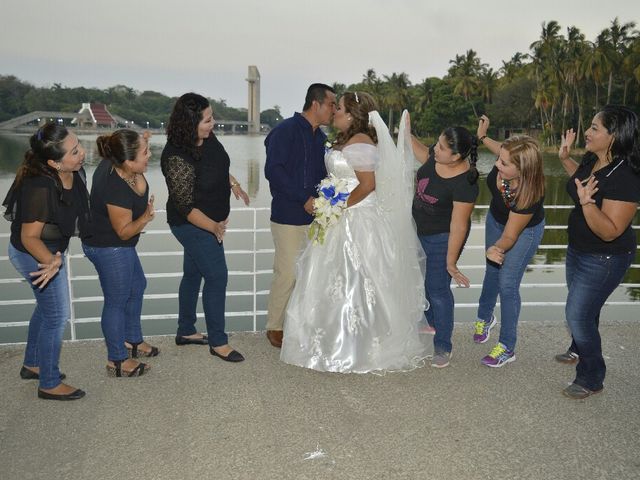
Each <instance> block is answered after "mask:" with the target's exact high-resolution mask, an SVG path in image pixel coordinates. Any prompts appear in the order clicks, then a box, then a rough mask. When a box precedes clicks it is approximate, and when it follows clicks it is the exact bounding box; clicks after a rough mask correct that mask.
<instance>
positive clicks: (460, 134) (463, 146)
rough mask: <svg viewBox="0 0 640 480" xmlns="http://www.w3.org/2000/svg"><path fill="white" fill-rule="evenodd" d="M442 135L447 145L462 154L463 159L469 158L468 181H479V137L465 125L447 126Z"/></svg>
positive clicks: (471, 182) (470, 182) (473, 182)
mask: <svg viewBox="0 0 640 480" xmlns="http://www.w3.org/2000/svg"><path fill="white" fill-rule="evenodd" d="M442 135H443V136H444V138H445V139H446V141H447V145H449V148H450V149H451V151H452V152H453V153H454V154H456V153H457V154H460V157H461V158H462V160H464V159H466V158H468V159H469V165H470V166H471V168H469V171H468V172H467V181H468V182H469V184H471V185H473V184H475V183H476V182H477V181H478V176H479V174H478V169H477V167H476V164H477V163H478V137H476V136H475V135H472V134H471V132H470V131H469V130H467V129H466V128H464V127H449V128H446V129H445V130H444V131H443V132H442Z"/></svg>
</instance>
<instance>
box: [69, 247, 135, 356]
mask: <svg viewBox="0 0 640 480" xmlns="http://www.w3.org/2000/svg"><path fill="white" fill-rule="evenodd" d="M82 250H83V251H84V254H85V255H86V256H87V258H88V259H89V260H90V261H91V263H93V266H94V267H95V268H96V270H97V271H98V277H99V278H100V286H101V287H102V294H103V296H104V303H103V306H102V318H101V320H100V325H101V327H102V334H103V335H104V340H105V343H106V344H107V358H108V359H109V360H111V361H112V362H113V361H120V360H126V359H127V357H128V353H127V349H126V347H125V345H124V342H125V341H127V342H129V343H140V342H142V327H141V325H140V314H141V313H142V296H143V294H144V290H145V288H147V280H146V279H145V277H144V272H143V271H142V265H141V264H140V259H139V258H138V253H137V252H136V249H135V247H92V246H91V245H87V244H85V243H83V244H82Z"/></svg>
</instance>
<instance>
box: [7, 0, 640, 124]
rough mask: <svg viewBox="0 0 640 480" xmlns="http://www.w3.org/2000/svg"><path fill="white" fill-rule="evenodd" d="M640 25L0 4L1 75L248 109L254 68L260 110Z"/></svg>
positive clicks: (498, 9)
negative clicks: (368, 78) (546, 41)
mask: <svg viewBox="0 0 640 480" xmlns="http://www.w3.org/2000/svg"><path fill="white" fill-rule="evenodd" d="M615 17H618V18H619V20H620V21H621V22H629V21H636V22H640V1H638V0H608V1H602V0H600V1H596V2H587V1H585V0H581V1H575V0H564V1H559V0H536V1H526V2H522V1H517V0H515V1H513V0H512V1H498V0H484V1H469V0H457V1H446V0H445V1H443V0H436V1H433V0H432V1H429V0H325V1H310V0H271V1H267V0H182V1H180V2H178V1H175V0H172V1H169V0H110V1H100V0H62V1H59V2H54V1H51V0H2V4H1V5H0V75H15V76H17V77H18V78H20V79H22V80H25V81H28V82H30V83H32V84H34V85H36V86H50V85H53V84H54V83H60V84H62V85H63V86H68V87H78V86H85V87H97V88H107V87H110V86H113V85H118V84H124V85H127V86H130V87H133V88H134V89H136V90H139V91H144V90H153V91H157V92H162V93H164V94H166V95H170V96H178V95H181V94H182V93H185V92H188V91H195V92H198V93H200V94H203V95H205V96H208V97H210V98H214V99H224V100H226V102H227V105H230V106H233V107H244V108H246V106H247V83H246V81H245V79H246V77H247V68H248V66H249V65H256V66H257V67H258V70H259V71H260V75H261V94H260V107H261V110H265V109H267V108H271V107H273V106H274V105H278V106H280V108H281V112H282V113H283V114H284V115H285V116H289V115H292V114H293V112H294V111H299V110H300V109H301V108H302V104H303V101H304V95H305V92H306V89H307V87H308V85H309V84H310V83H313V82H323V83H328V84H331V83H333V82H340V83H344V84H347V85H348V84H350V83H357V82H359V81H360V80H361V79H362V76H363V74H364V73H365V72H366V71H367V70H368V69H369V68H373V69H375V71H376V72H377V73H378V75H390V74H392V73H393V72H398V73H399V72H406V73H407V74H408V75H409V79H410V80H411V82H412V83H418V82H421V81H422V80H423V79H424V78H427V77H432V76H437V77H442V76H444V75H445V74H446V72H447V69H448V68H449V61H450V60H451V59H453V58H454V57H455V56H456V54H463V53H464V52H465V51H466V50H468V49H470V48H472V49H474V50H475V51H476V52H477V53H478V56H479V57H480V59H481V60H482V62H484V63H487V64H488V65H489V66H490V67H493V68H494V69H496V70H497V69H499V68H500V66H501V65H502V60H508V59H509V58H511V56H512V55H513V54H514V53H515V52H524V53H526V52H528V51H529V45H530V44H531V43H532V42H534V41H535V40H537V39H538V37H539V36H540V31H541V25H542V22H545V21H546V22H548V21H550V20H556V21H558V22H559V23H560V25H561V26H562V31H563V32H566V28H567V27H568V26H571V25H574V26H577V27H578V28H579V29H580V30H581V31H582V32H583V33H584V34H585V36H586V38H587V39H588V40H594V39H595V37H596V35H597V34H598V33H599V32H600V31H601V30H603V29H604V28H606V27H608V26H609V25H610V22H611V20H613V18H615Z"/></svg>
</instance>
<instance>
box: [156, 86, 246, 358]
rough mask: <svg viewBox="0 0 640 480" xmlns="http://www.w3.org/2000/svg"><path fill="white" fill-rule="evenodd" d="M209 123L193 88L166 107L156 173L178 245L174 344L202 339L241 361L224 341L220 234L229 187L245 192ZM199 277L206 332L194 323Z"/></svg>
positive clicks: (210, 115)
mask: <svg viewBox="0 0 640 480" xmlns="http://www.w3.org/2000/svg"><path fill="white" fill-rule="evenodd" d="M213 125H214V120H213V112H212V110H211V106H210V105H209V101H208V100H207V99H206V98H204V97H202V96H201V95H198V94H195V93H187V94H185V95H183V96H182V97H180V98H179V99H178V101H177V102H176V105H175V106H174V108H173V111H172V113H171V117H170V119H169V124H168V126H167V144H166V146H165V148H164V150H163V152H162V158H161V166H162V173H163V174H164V176H165V180H166V182H167V188H168V190H169V198H168V200H167V222H168V223H169V226H170V228H171V232H172V233H173V234H174V236H175V237H176V238H177V239H178V241H179V242H180V243H181V244H182V246H183V247H184V260H183V277H182V280H181V282H180V290H179V313H178V330H177V334H176V344H177V345H187V344H199V345H207V344H208V345H209V351H210V353H211V354H212V355H214V356H217V357H220V358H221V359H223V360H225V361H229V362H241V361H242V360H244V357H243V356H242V354H240V353H239V352H237V351H236V350H234V349H233V348H231V347H230V346H229V344H228V337H227V334H226V333H225V317H224V315H225V296H226V288H227V277H228V270H227V264H226V260H225V256H224V246H223V239H224V235H225V232H226V228H227V223H228V217H229V210H230V203H229V198H230V194H231V192H233V193H234V195H235V197H236V198H237V199H240V198H242V200H244V202H245V204H247V205H248V204H249V197H248V195H247V194H246V193H245V192H244V190H242V188H241V187H240V184H239V183H238V182H237V181H236V179H235V178H234V177H233V176H231V175H230V174H229V166H230V160H229V155H227V152H226V151H225V149H224V147H223V146H222V144H221V143H220V142H219V141H218V139H217V138H216V136H215V135H214V134H213ZM203 279H204V286H203V288H202V305H203V309H204V316H205V322H206V324H207V333H208V335H203V334H201V333H198V332H197V331H196V327H195V324H196V320H197V316H196V305H197V302H198V295H199V292H200V285H201V283H202V280H203Z"/></svg>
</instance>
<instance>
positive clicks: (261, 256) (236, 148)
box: [0, 135, 640, 343]
mask: <svg viewBox="0 0 640 480" xmlns="http://www.w3.org/2000/svg"><path fill="white" fill-rule="evenodd" d="M219 138H220V141H221V142H222V144H223V145H224V146H225V148H226V150H227V152H228V153H229V155H230V157H231V173H232V174H233V175H234V176H235V177H236V178H237V179H238V181H239V182H240V183H241V184H242V185H243V188H244V189H245V190H246V191H247V192H248V193H249V195H250V197H251V206H253V207H269V205H270V200H271V197H270V194H269V186H268V183H267V181H266V180H265V178H264V160H265V152H264V146H263V141H264V137H262V136H231V135H227V136H221V137H219ZM80 141H81V142H82V144H83V146H84V147H85V149H86V150H87V160H86V164H85V168H86V170H87V174H88V178H89V179H90V178H91V175H92V173H93V170H94V169H95V166H96V164H97V162H98V157H97V153H96V148H95V136H91V135H81V136H80ZM164 143H165V137H164V136H163V135H156V136H154V137H152V139H151V151H152V158H151V160H150V162H149V170H148V172H147V174H146V176H147V179H148V181H149V184H150V188H151V193H153V194H154V195H155V198H156V201H155V205H156V208H158V209H164V205H165V202H166V199H167V190H166V187H165V183H164V178H163V176H162V173H161V171H160V153H161V152H162V148H163V146H164ZM27 147H28V136H26V135H25V136H20V135H11V136H0V195H2V198H4V195H5V194H6V192H7V190H8V188H9V186H10V185H11V182H12V181H13V178H14V175H15V171H16V169H17V167H18V166H19V164H20V163H21V161H22V158H23V155H24V152H25V150H26V149H27ZM493 162H494V157H493V156H492V155H491V154H489V153H488V152H482V153H481V155H480V160H479V162H478V169H479V171H480V173H481V176H482V179H481V188H480V197H479V199H478V205H487V204H488V203H489V200H490V195H489V191H488V189H487V188H486V184H485V183H484V177H485V176H486V174H487V173H488V172H489V170H490V169H491V167H492V165H493ZM545 175H546V177H547V193H546V200H545V203H546V205H547V206H551V205H569V204H570V201H569V198H568V195H567V194H566V192H565V182H566V176H565V174H564V170H563V169H562V167H561V166H560V164H559V161H558V159H557V157H556V156H553V155H549V156H546V157H545ZM243 206H244V204H242V203H241V202H239V201H236V200H235V198H232V208H240V207H243ZM486 211H487V210H486V209H480V208H476V209H475V211H474V213H473V217H472V220H473V229H472V231H471V235H470V237H469V241H468V243H467V245H468V248H466V249H465V251H464V253H463V256H462V258H461V261H460V262H459V266H461V270H463V271H464V272H465V273H466V274H467V276H468V277H469V278H470V280H471V283H472V288H471V289H456V290H455V292H454V293H455V297H456V303H457V305H458V306H459V308H456V321H461V322H470V321H473V320H474V319H475V312H476V309H475V308H473V307H469V306H468V304H472V303H476V302H477V301H478V298H479V296H480V285H481V284H482V277H483V273H484V271H483V268H482V265H483V264H484V254H483V249H482V248H474V246H481V245H483V242H484V231H483V230H482V229H481V228H480V227H481V226H482V225H483V223H484V218H485V216H486ZM568 214H569V210H566V209H558V210H555V209H551V208H547V211H546V223H547V225H566V222H567V217H568ZM257 220H258V222H257V226H258V228H264V229H268V227H269V211H268V210H262V211H258V212H257ZM634 223H635V224H636V225H637V224H638V223H639V221H638V215H636V218H635V221H634ZM252 224H253V212H252V211H237V212H232V214H231V217H230V227H229V228H230V229H246V228H251V226H252ZM9 226H10V224H9V222H6V221H4V220H0V234H7V233H8V232H9ZM147 229H148V230H149V231H151V230H168V226H167V224H166V219H165V215H164V213H158V214H157V215H156V218H155V220H154V221H153V222H152V223H150V224H149V225H148V227H147ZM8 241H9V240H8V237H6V236H2V237H0V257H3V256H4V258H3V259H1V260H0V279H8V278H16V277H17V274H16V272H15V270H14V269H13V267H12V265H11V264H10V263H9V262H8V261H7V260H6V251H7V243H8ZM566 242H567V236H566V231H565V230H564V229H558V230H552V229H549V230H547V231H546V232H545V235H544V238H543V242H542V243H543V245H566ZM256 244H257V246H258V248H259V249H271V248H273V244H272V242H271V235H270V233H269V232H268V231H267V232H259V233H257V234H256ZM225 249H226V251H227V253H228V254H227V263H228V265H229V270H230V271H232V272H246V271H252V270H253V256H252V255H244V254H240V253H229V252H233V251H240V250H252V249H253V235H252V234H251V233H248V232H229V233H228V234H227V236H226V237H225ZM138 251H139V252H172V251H173V252H175V251H180V245H179V244H178V242H177V241H176V240H175V239H174V238H173V236H172V235H171V234H162V235H156V234H149V233H147V234H145V235H143V236H142V238H141V240H140V242H139V244H138ZM70 252H71V253H72V254H79V253H81V248H80V245H79V242H78V241H77V239H72V242H71V245H70ZM564 255H565V251H564V249H539V251H538V253H537V254H536V256H535V258H534V260H533V261H532V263H533V264H535V265H540V268H535V269H532V270H530V271H528V272H527V273H526V274H525V277H524V280H523V283H524V284H544V285H546V286H539V287H525V288H523V290H522V299H523V301H524V302H559V303H560V302H563V301H564V300H565V298H566V287H564V286H558V284H563V283H564V281H565V279H564V269H563V268H558V267H557V266H558V265H562V264H563V262H564ZM255 261H256V269H257V270H265V269H270V268H271V267H272V262H273V255H272V254H271V253H268V252H265V253H258V254H256V259H255ZM181 262H182V258H181V257H180V256H177V255H171V254H166V255H165V254H162V253H160V254H158V255H156V256H147V257H142V263H143V267H144V270H145V273H146V274H147V275H149V274H151V278H149V280H148V287H147V290H146V294H147V295H152V296H156V295H161V294H173V295H175V294H176V293H177V291H178V283H179V276H177V275H174V276H172V277H169V278H156V277H155V275H154V274H163V273H169V272H172V273H174V274H175V273H176V272H180V271H181ZM634 263H635V264H637V263H640V262H639V261H638V256H637V257H636V260H635V262H634ZM465 265H467V266H470V267H469V268H467V269H465V268H464V267H465ZM544 265H548V267H544ZM72 272H73V275H74V276H95V275H96V273H95V270H94V269H93V266H92V265H91V264H90V263H89V262H88V261H87V260H86V259H74V260H72ZM270 280H271V275H270V274H262V275H258V276H257V277H256V291H259V292H260V291H262V292H264V291H266V290H268V289H269V284H270ZM624 282H625V283H632V284H637V283H640V269H638V268H636V269H631V270H630V271H629V272H628V273H627V275H626V277H625V279H624ZM0 288H1V293H0V301H3V300H9V299H31V298H32V295H31V292H30V291H29V289H28V288H27V287H26V285H25V284H24V283H19V284H17V283H6V284H0ZM73 289H74V295H75V297H76V298H83V301H82V302H78V303H75V304H74V308H75V316H76V318H86V317H99V316H100V311H101V308H102V303H101V301H99V300H91V299H88V298H85V297H96V296H100V295H101V292H100V286H99V283H98V281H97V279H96V280H78V281H74V282H73ZM253 290H254V286H253V276H250V275H233V274H232V275H231V276H230V277H229V287H228V291H229V292H243V291H250V292H253ZM637 299H640V288H634V287H620V288H618V290H617V291H616V292H615V293H614V294H613V295H612V297H611V298H610V300H611V301H618V302H621V301H622V302H624V301H630V300H637ZM85 300H86V301H85ZM266 301H267V297H266V295H264V294H262V295H258V296H257V297H256V309H257V310H259V311H264V310H266ZM253 302H254V300H253V295H246V294H232V295H230V296H228V297H227V312H230V313H231V315H230V316H229V317H228V319H227V328H228V330H229V331H239V330H251V329H253V327H254V319H253V316H252V315H234V312H236V313H237V312H247V311H253V309H254V306H253ZM32 311H33V305H29V304H27V305H9V306H7V305H0V322H4V323H7V322H18V321H28V319H29V318H30V315H31V312H32ZM200 311H201V310H200ZM563 311H564V308H563V307H562V306H560V305H555V306H524V307H523V309H522V314H521V319H522V320H524V321H562V320H563V318H564V314H563ZM162 314H171V315H175V314H177V300H176V299H175V298H164V299H159V298H150V299H147V300H145V303H144V309H143V315H162ZM637 316H638V314H637V309H636V306H635V305H634V306H628V305H624V306H611V307H607V308H605V310H604V315H603V319H625V320H628V319H630V318H635V317H637ZM199 322H201V323H203V322H202V321H201V320H199ZM264 324H265V317H264V315H258V316H257V320H256V323H255V327H256V328H257V329H259V330H260V329H263V328H264ZM75 328H76V331H75V333H76V336H77V338H96V337H101V332H100V327H99V324H98V323H79V324H76V327H75ZM201 328H204V325H202V326H201ZM143 329H144V332H145V334H148V335H150V334H171V333H173V332H175V320H174V319H152V320H145V321H144V323H143ZM67 330H69V329H67ZM69 335H70V333H69V332H67V337H69ZM25 339H26V327H24V326H17V327H4V328H0V343H4V342H17V341H24V340H25Z"/></svg>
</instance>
